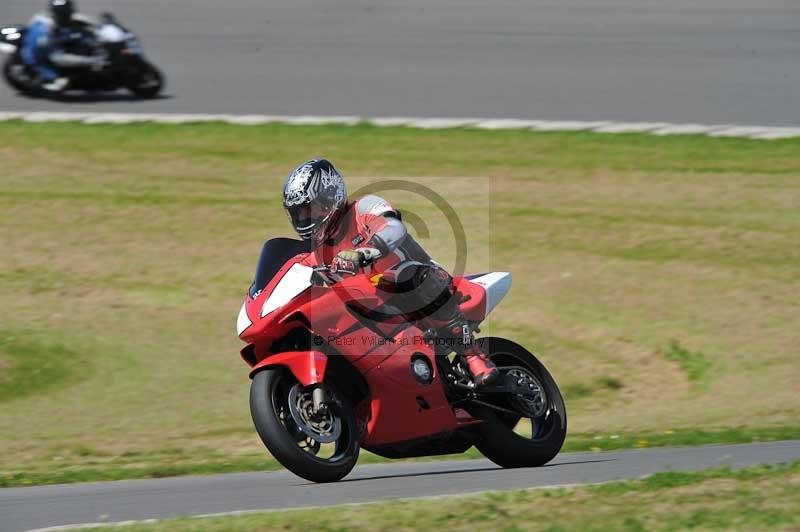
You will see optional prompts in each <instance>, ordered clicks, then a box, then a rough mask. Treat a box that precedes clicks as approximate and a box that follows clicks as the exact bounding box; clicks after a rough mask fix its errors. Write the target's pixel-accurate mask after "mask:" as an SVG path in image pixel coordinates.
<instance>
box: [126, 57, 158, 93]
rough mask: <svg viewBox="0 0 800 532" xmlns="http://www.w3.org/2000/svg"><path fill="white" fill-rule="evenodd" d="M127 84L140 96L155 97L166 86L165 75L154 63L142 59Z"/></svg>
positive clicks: (129, 88) (130, 89)
mask: <svg viewBox="0 0 800 532" xmlns="http://www.w3.org/2000/svg"><path fill="white" fill-rule="evenodd" d="M125 86H126V87H127V88H128V90H129V91H131V92H132V93H133V94H135V95H136V96H138V97H140V98H148V99H149V98H155V97H156V96H158V95H159V93H160V92H161V90H162V89H163V88H164V75H163V74H162V73H161V71H160V70H159V69H158V68H156V67H155V66H154V65H152V64H150V63H148V62H147V61H145V60H142V62H141V64H140V65H139V66H138V67H137V68H136V70H135V73H134V74H132V75H131V76H130V78H129V79H128V81H127V82H126V83H125Z"/></svg>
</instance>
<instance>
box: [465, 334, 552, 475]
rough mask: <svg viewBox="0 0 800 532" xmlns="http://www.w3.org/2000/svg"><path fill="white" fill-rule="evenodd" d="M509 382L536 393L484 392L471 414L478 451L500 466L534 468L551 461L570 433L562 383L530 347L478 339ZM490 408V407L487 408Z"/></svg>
mask: <svg viewBox="0 0 800 532" xmlns="http://www.w3.org/2000/svg"><path fill="white" fill-rule="evenodd" d="M478 342H479V343H480V346H481V348H482V349H483V350H484V352H485V353H486V354H487V356H488V357H489V358H490V359H491V360H492V361H493V362H494V363H495V364H496V365H497V366H498V367H499V368H500V371H501V372H502V377H503V378H504V379H505V380H506V381H511V380H513V381H514V382H516V383H521V384H524V385H525V386H526V387H527V388H528V389H529V390H531V391H532V392H533V393H528V394H514V393H507V394H504V395H493V394H486V396H484V397H481V398H479V400H480V402H481V403H483V404H480V403H478V404H475V405H473V406H472V407H471V408H470V410H471V411H472V413H473V415H475V416H476V417H479V418H481V419H483V420H484V422H483V423H481V424H480V425H479V426H478V431H479V440H478V442H477V443H476V444H475V446H476V447H477V448H478V450H479V451H480V452H481V453H483V455H484V456H486V457H487V458H488V459H489V460H491V461H492V462H494V463H495V464H497V465H499V466H502V467H536V466H541V465H544V464H546V463H547V462H549V461H550V460H552V459H553V458H554V457H555V456H556V455H557V454H558V452H559V451H560V450H561V446H562V445H563V444H564V438H565V437H566V435H567V411H566V408H565V406H564V399H563V397H562V396H561V392H560V391H559V389H558V385H557V384H556V381H555V380H554V379H553V377H552V376H551V375H550V372H548V371H547V368H545V367H544V365H543V364H542V363H541V362H539V360H538V359H537V358H536V357H535V356H534V355H533V353H531V352H529V351H528V350H527V349H525V348H524V347H522V346H521V345H519V344H516V343H514V342H512V341H510V340H506V339H505V338H481V339H480V340H478ZM489 405H491V406H489Z"/></svg>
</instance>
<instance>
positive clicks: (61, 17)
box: [50, 0, 75, 26]
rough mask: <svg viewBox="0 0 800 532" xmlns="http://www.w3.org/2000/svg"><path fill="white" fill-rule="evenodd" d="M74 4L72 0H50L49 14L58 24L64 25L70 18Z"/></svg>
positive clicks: (73, 10) (73, 11)
mask: <svg viewBox="0 0 800 532" xmlns="http://www.w3.org/2000/svg"><path fill="white" fill-rule="evenodd" d="M73 13H75V4H74V3H73V2H72V0H50V14H51V15H52V17H53V20H55V22H56V24H57V25H59V26H65V25H67V24H69V23H70V21H71V20H72V14H73Z"/></svg>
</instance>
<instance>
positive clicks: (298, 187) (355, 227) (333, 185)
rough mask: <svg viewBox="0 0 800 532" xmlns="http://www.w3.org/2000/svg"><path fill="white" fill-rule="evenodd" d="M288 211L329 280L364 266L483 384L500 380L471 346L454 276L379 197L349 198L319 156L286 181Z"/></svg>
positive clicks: (395, 304) (400, 306)
mask: <svg viewBox="0 0 800 532" xmlns="http://www.w3.org/2000/svg"><path fill="white" fill-rule="evenodd" d="M283 206H284V208H285V209H286V211H287V214H288V215H289V218H290V219H291V223H292V226H293V227H294V229H295V231H297V234H298V235H299V236H300V238H302V239H303V240H308V241H310V242H311V244H312V247H313V251H312V254H311V255H310V256H309V259H310V260H311V261H313V262H314V263H315V264H325V263H328V262H329V261H330V266H331V271H330V272H327V273H325V274H321V275H323V276H324V277H325V280H326V281H327V282H328V283H330V284H334V283H336V282H338V281H340V280H341V279H342V274H355V273H357V272H358V271H359V270H360V269H362V268H363V269H365V271H367V272H369V273H371V274H376V275H378V274H379V276H377V277H374V278H376V279H379V281H377V282H378V285H377V288H378V289H379V290H384V291H385V292H386V293H388V295H389V296H390V302H391V304H392V306H393V307H396V308H398V309H399V310H400V311H401V312H402V313H403V315H404V316H405V317H407V318H408V319H413V320H415V321H418V322H422V323H423V324H424V326H425V327H428V328H429V330H430V332H432V333H434V334H435V337H436V339H437V343H440V345H441V341H444V343H445V345H448V346H452V347H453V349H454V350H455V351H456V352H458V353H460V354H463V355H464V357H465V359H466V362H467V365H468V367H469V371H470V373H471V374H472V377H473V380H474V381H475V383H476V384H477V385H486V384H489V383H491V382H493V381H494V380H496V378H497V377H498V375H499V371H498V369H497V368H496V367H495V365H494V364H493V363H492V362H491V361H490V360H489V359H488V358H487V357H486V355H485V354H484V353H482V352H481V351H480V349H479V347H478V346H477V344H476V343H475V342H474V341H473V333H472V330H471V329H470V326H469V323H468V321H467V319H466V318H465V317H464V315H463V314H462V312H461V309H460V308H459V306H458V301H457V297H454V292H455V290H454V288H453V285H452V277H451V276H450V274H448V273H447V272H446V271H445V270H444V269H443V268H442V267H441V266H439V265H438V264H436V263H435V262H433V261H432V260H431V258H430V256H429V255H428V254H427V253H426V252H425V250H424V249H422V247H421V246H420V245H419V244H418V243H417V242H416V241H415V240H414V238H413V237H412V236H411V235H410V234H408V231H407V229H406V226H405V225H404V224H403V222H402V220H401V214H400V212H399V211H397V210H396V209H394V208H393V207H392V206H391V205H390V204H389V203H388V202H386V201H385V200H383V199H381V198H379V197H378V196H374V195H368V196H364V197H363V198H360V199H358V200H356V201H353V202H350V201H348V198H347V190H346V188H345V184H344V179H343V178H342V176H341V174H339V172H338V171H337V170H336V168H334V166H333V165H332V164H331V163H330V162H329V161H327V160H325V159H313V160H310V161H307V162H305V163H303V164H301V165H300V166H298V167H297V168H295V169H294V170H293V171H292V172H291V173H290V174H289V176H288V177H287V178H286V183H285V185H284V189H283Z"/></svg>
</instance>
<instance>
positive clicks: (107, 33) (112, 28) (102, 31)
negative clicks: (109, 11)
mask: <svg viewBox="0 0 800 532" xmlns="http://www.w3.org/2000/svg"><path fill="white" fill-rule="evenodd" d="M95 35H97V39H98V40H99V41H100V42H104V43H120V42H123V41H124V40H125V39H127V38H128V34H127V33H126V32H125V31H124V30H123V29H122V28H120V27H119V26H116V25H114V24H103V25H102V26H100V27H99V28H98V29H97V31H96V32H95Z"/></svg>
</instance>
